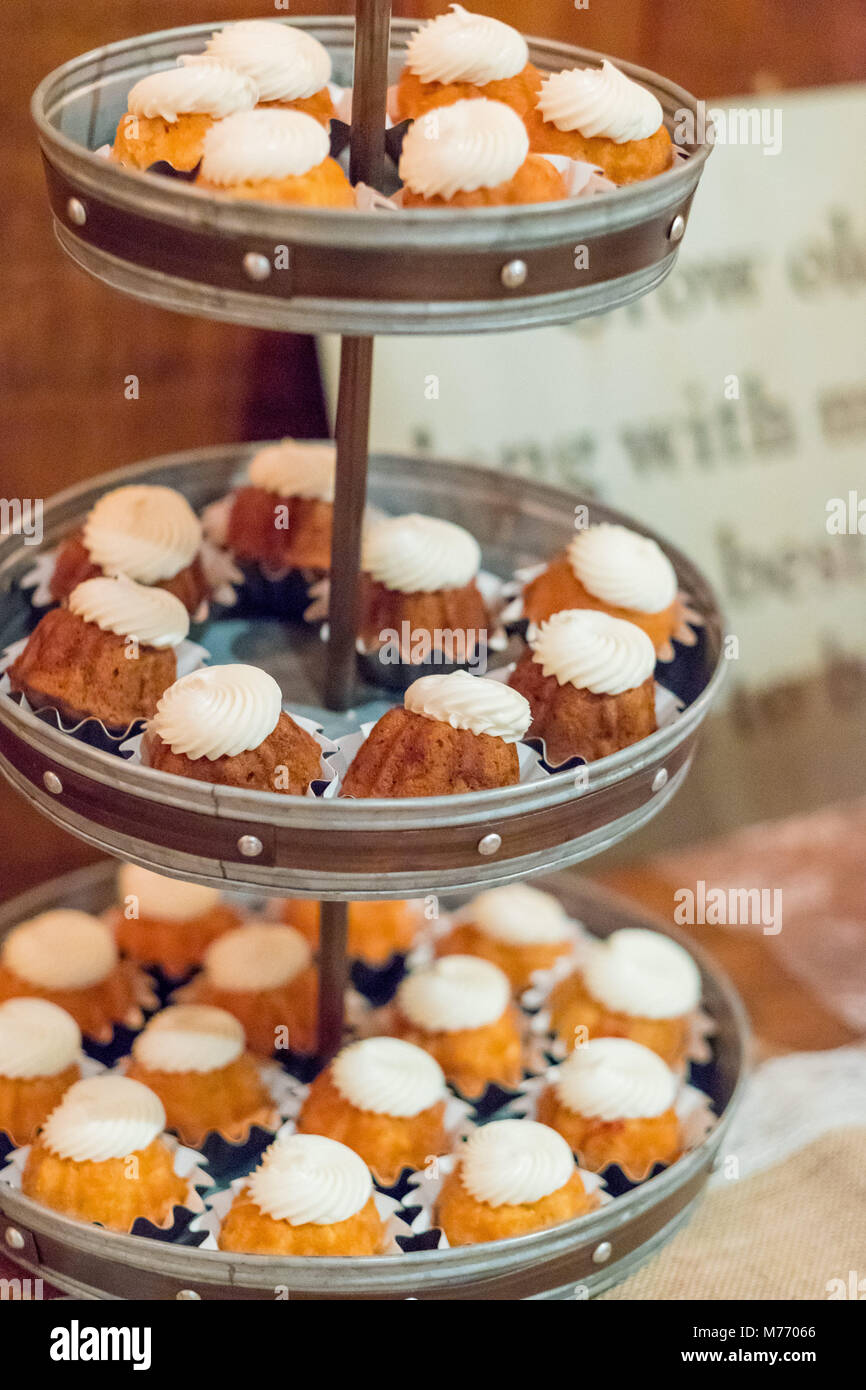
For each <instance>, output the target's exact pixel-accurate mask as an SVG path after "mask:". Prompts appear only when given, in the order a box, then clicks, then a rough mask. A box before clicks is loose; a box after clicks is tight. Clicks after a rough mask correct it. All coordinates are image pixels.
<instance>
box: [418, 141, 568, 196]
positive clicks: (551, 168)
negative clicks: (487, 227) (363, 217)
mask: <svg viewBox="0 0 866 1390" xmlns="http://www.w3.org/2000/svg"><path fill="white" fill-rule="evenodd" d="M567 196H568V191H567V189H566V186H565V182H564V180H563V177H562V175H561V174H560V172H559V170H558V169H557V168H556V166H555V165H554V164H551V162H550V160H549V159H545V158H544V157H543V155H537V154H530V155H527V157H526V159H525V160H524V161H523V163H522V164H521V165H520V168H519V169H518V170H517V173H516V174H514V175H512V177H511V178H509V179H505V180H503V182H502V183H497V184H496V185H494V187H492V188H473V189H458V190H456V191H455V192H454V193H452V194H451V195H450V196H449V197H443V196H442V195H441V194H439V193H434V194H432V195H430V196H429V197H425V196H424V195H423V194H420V193H415V192H414V191H413V190H412V189H411V188H406V189H405V190H404V193H403V207H404V208H492V207H506V206H509V205H512V204H514V203H554V202H559V201H560V199H562V198H566V197H567Z"/></svg>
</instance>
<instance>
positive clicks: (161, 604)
mask: <svg viewBox="0 0 866 1390" xmlns="http://www.w3.org/2000/svg"><path fill="white" fill-rule="evenodd" d="M69 609H70V612H72V613H77V614H78V616H79V618H83V619H84V621H85V622H86V623H95V624H96V626H97V627H98V628H101V630H102V631H103V632H113V633H116V635H117V636H118V637H134V638H135V639H136V640H137V641H138V642H140V643H141V645H142V646H144V647H157V648H160V649H163V648H165V647H176V646H178V644H179V643H180V642H183V641H184V639H185V638H186V637H187V636H188V634H189V613H188V612H187V610H186V608H185V607H184V605H183V604H182V603H181V601H180V599H179V598H175V596H174V594H170V593H169V592H168V590H167V589H157V588H155V587H154V586H153V585H149V584H139V583H138V582H137V581H136V580H135V579H128V578H127V577H126V575H123V574H118V575H116V576H115V577H114V578H108V577H106V576H104V575H97V576H96V578H95V579H85V580H84V581H83V583H81V584H78V585H76V587H75V588H74V589H73V590H72V593H71V594H70V595H69Z"/></svg>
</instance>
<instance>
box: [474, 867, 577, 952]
mask: <svg viewBox="0 0 866 1390" xmlns="http://www.w3.org/2000/svg"><path fill="white" fill-rule="evenodd" d="M457 919H458V921H460V922H471V923H472V924H473V926H476V927H478V928H479V929H480V930H481V931H482V932H484V934H485V936H490V937H493V939H494V940H496V941H501V942H503V943H505V945H508V946H547V945H550V946H554V945H557V944H558V943H560V942H565V941H570V940H571V939H572V938H573V937H574V934H575V931H574V923H573V922H572V921H571V920H570V918H569V917H568V916H567V915H566V912H565V909H564V907H563V906H562V904H561V903H560V902H559V901H558V900H557V899H556V898H555V897H554V896H553V894H552V893H543V892H542V891H541V889H540V888H532V887H531V886H530V885H529V884H528V883H509V884H506V885H505V887H504V888H488V889H487V890H486V891H485V892H484V893H479V894H478V896H477V897H475V898H473V899H472V901H471V902H468V903H467V904H466V906H465V907H463V908H461V909H460V912H459V913H458V914H457Z"/></svg>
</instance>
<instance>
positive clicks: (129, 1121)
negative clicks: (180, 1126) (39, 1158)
mask: <svg viewBox="0 0 866 1390" xmlns="http://www.w3.org/2000/svg"><path fill="white" fill-rule="evenodd" d="M164 1129H165V1110H164V1109H163V1106H162V1101H161V1100H160V1099H159V1096H157V1095H154V1093H153V1091H151V1089H150V1087H149V1086H142V1084H141V1082H140V1081H133V1080H132V1079H131V1078H130V1077H128V1076H118V1075H117V1074H116V1073H108V1074H107V1075H102V1076H89V1077H87V1078H86V1080H84V1081H76V1082H75V1085H74V1086H70V1087H69V1090H68V1091H67V1092H66V1094H65V1095H64V1097H63V1099H62V1100H61V1102H60V1104H59V1105H58V1106H57V1107H56V1109H54V1110H52V1112H51V1114H50V1115H49V1116H48V1119H47V1120H46V1122H45V1128H44V1129H43V1131H42V1134H41V1135H40V1139H41V1142H42V1143H43V1144H44V1145H45V1147H46V1149H50V1151H51V1152H52V1153H54V1154H57V1155H58V1157H59V1158H71V1159H73V1160H74V1161H75V1162H76V1163H105V1162H106V1160H107V1159H110V1158H126V1157H127V1155H129V1154H133V1153H140V1152H141V1150H142V1149H146V1148H147V1146H148V1144H152V1143H153V1141H154V1139H156V1138H157V1136H158V1135H160V1134H161V1133H162V1131H163V1130H164Z"/></svg>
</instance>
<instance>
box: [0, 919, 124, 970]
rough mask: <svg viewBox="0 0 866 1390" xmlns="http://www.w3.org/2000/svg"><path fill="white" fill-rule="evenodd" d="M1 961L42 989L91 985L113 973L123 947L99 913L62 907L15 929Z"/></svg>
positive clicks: (23, 923) (1, 953) (4, 943)
mask: <svg viewBox="0 0 866 1390" xmlns="http://www.w3.org/2000/svg"><path fill="white" fill-rule="evenodd" d="M0 959H2V961H3V964H4V965H5V966H6V968H7V970H11V971H12V973H13V975H17V976H18V978H19V979H20V980H26V981H27V983H28V984H30V985H35V986H36V987H37V988H38V989H52V990H54V989H57V990H64V989H88V988H89V987H90V986H91V985H98V984H100V983H101V982H102V981H103V980H104V979H105V978H106V977H107V976H108V975H110V974H111V972H112V970H113V969H114V967H115V966H116V965H117V947H116V945H115V943H114V937H113V936H112V934H111V932H110V931H109V929H108V927H107V926H106V925H105V923H104V922H100V920H99V918H98V917H91V915H90V913H89V912H79V911H78V910H77V908H71V907H61V908H55V909H53V910H52V911H50V912H43V913H41V914H40V915H39V916H38V917H32V918H30V920H29V921H27V922H20V923H19V925H18V926H17V927H14V928H13V929H12V931H11V932H10V933H9V935H8V936H7V937H6V939H5V941H4V942H3V945H2V948H0Z"/></svg>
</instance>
